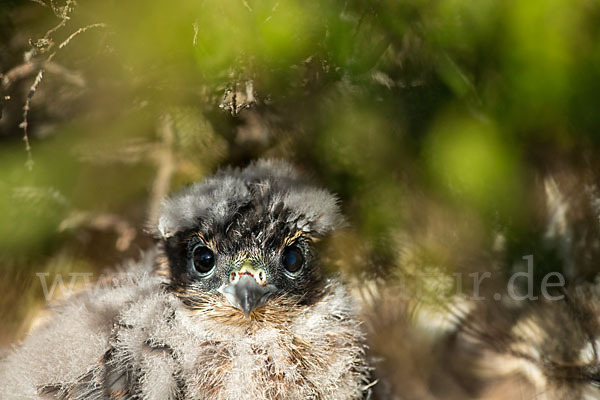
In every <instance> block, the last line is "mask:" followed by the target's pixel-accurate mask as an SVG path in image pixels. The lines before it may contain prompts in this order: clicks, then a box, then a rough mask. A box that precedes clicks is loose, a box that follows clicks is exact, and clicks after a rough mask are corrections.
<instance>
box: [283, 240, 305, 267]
mask: <svg viewBox="0 0 600 400" xmlns="http://www.w3.org/2000/svg"><path fill="white" fill-rule="evenodd" d="M281 263H282V264H283V267H284V268H285V269H286V270H287V271H288V272H292V273H295V272H298V271H300V268H302V265H303V264H304V256H303V255H302V252H301V251H300V249H299V248H297V247H296V246H290V247H286V248H285V249H284V250H283V254H282V255H281Z"/></svg>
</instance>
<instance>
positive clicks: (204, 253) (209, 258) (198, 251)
mask: <svg viewBox="0 0 600 400" xmlns="http://www.w3.org/2000/svg"><path fill="white" fill-rule="evenodd" d="M192 266H193V267H194V269H195V270H196V271H197V272H198V273H199V274H201V275H206V274H208V273H209V272H210V271H212V270H213V268H214V267H215V255H214V253H213V252H212V250H211V249H209V248H208V247H206V246H204V245H202V244H199V245H197V246H196V247H194V250H192Z"/></svg>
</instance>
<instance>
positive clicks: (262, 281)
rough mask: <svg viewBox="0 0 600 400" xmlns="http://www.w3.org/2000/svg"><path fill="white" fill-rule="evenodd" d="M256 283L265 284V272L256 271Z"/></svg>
mask: <svg viewBox="0 0 600 400" xmlns="http://www.w3.org/2000/svg"><path fill="white" fill-rule="evenodd" d="M258 283H259V284H261V285H264V284H265V283H267V274H265V271H263V270H262V269H261V270H260V271H258Z"/></svg>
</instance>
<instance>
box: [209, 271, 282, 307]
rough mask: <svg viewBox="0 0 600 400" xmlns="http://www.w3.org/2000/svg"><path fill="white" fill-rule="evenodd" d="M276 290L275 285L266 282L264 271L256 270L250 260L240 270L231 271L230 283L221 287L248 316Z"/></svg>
mask: <svg viewBox="0 0 600 400" xmlns="http://www.w3.org/2000/svg"><path fill="white" fill-rule="evenodd" d="M275 291H276V288H275V286H273V285H267V284H266V277H265V273H264V271H262V270H258V271H257V270H255V269H254V268H252V265H251V264H250V263H249V262H245V263H244V265H242V268H241V269H240V270H239V271H235V272H232V273H231V276H230V283H229V284H228V285H226V286H222V287H221V288H219V292H221V293H222V294H223V295H224V296H225V298H227V300H228V301H229V303H231V305H232V306H234V307H235V308H237V309H238V310H241V311H243V312H244V315H245V316H246V317H248V316H249V315H250V313H251V312H252V311H253V310H255V309H257V308H259V307H260V306H262V305H263V304H264V302H265V300H267V298H268V297H269V296H270V295H271V294H272V293H274V292H275Z"/></svg>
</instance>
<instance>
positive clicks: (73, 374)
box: [0, 161, 369, 400]
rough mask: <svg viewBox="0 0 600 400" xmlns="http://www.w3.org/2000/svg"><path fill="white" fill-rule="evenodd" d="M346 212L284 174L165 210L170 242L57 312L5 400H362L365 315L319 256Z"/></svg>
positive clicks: (208, 189) (237, 176)
mask: <svg viewBox="0 0 600 400" xmlns="http://www.w3.org/2000/svg"><path fill="white" fill-rule="evenodd" d="M340 222H341V216H340V214H339V210H338V206H337V201H336V199H335V197H333V196H332V195H331V194H330V193H328V192H326V191H324V190H321V189H317V188H314V187H313V186H310V185H309V184H307V183H306V182H305V181H304V180H303V179H302V178H301V177H300V176H299V175H298V174H297V173H296V172H295V171H294V170H293V169H292V168H291V167H290V166H289V165H287V164H285V163H283V162H274V161H260V162H257V163H255V164H252V165H250V166H249V167H247V168H245V169H242V170H238V169H228V170H224V171H221V172H219V173H217V174H216V175H215V176H214V177H212V178H210V179H206V180H205V181H203V182H200V183H197V184H195V185H192V186H190V187H188V188H187V189H185V190H183V191H182V192H181V193H179V194H178V195H176V196H175V197H173V198H171V199H168V200H166V201H165V202H164V205H163V208H162V215H161V217H160V220H159V223H158V229H157V236H158V237H159V240H160V243H159V245H158V246H157V248H156V249H155V250H153V251H151V252H149V253H148V254H146V256H145V257H143V259H142V261H140V262H138V263H137V264H134V265H132V266H130V267H129V268H128V269H127V270H126V271H127V274H125V277H124V278H119V277H115V278H114V279H113V280H112V282H111V284H110V285H109V286H105V287H103V288H101V289H97V290H89V291H87V292H84V293H81V294H79V295H76V296H73V297H71V298H70V299H67V300H66V301H64V302H63V303H62V304H61V305H60V306H58V307H57V310H56V312H55V313H54V315H53V316H52V318H50V319H49V322H47V323H46V324H45V325H43V326H41V327H40V328H38V329H37V330H35V331H34V332H32V333H31V334H30V335H29V336H28V337H27V338H26V339H25V340H24V342H23V343H22V345H21V346H20V347H18V348H17V349H15V350H14V351H13V352H12V353H11V354H9V355H8V356H7V357H5V359H4V360H2V361H1V362H0V393H2V394H3V396H5V397H3V398H9V399H10V398H14V399H28V398H35V399H38V398H42V399H236V400H237V399H359V398H363V397H365V396H367V390H368V389H366V388H367V387H368V386H369V385H368V372H369V367H368V366H367V363H366V360H365V358H366V356H365V347H364V345H363V332H362V331H361V329H360V327H359V326H360V324H359V321H358V320H357V317H356V314H357V310H356V306H355V305H354V303H353V302H352V300H351V298H350V297H349V295H348V294H347V292H346V290H345V288H344V285H343V284H342V283H341V282H339V281H338V280H337V279H335V278H328V277H325V276H323V274H322V273H321V270H320V267H319V260H318V256H317V254H316V253H315V249H314V247H313V244H314V242H315V241H317V240H318V239H319V238H320V237H322V236H323V235H325V234H327V233H329V232H331V231H332V230H333V229H335V228H336V227H338V226H339V224H340Z"/></svg>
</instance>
